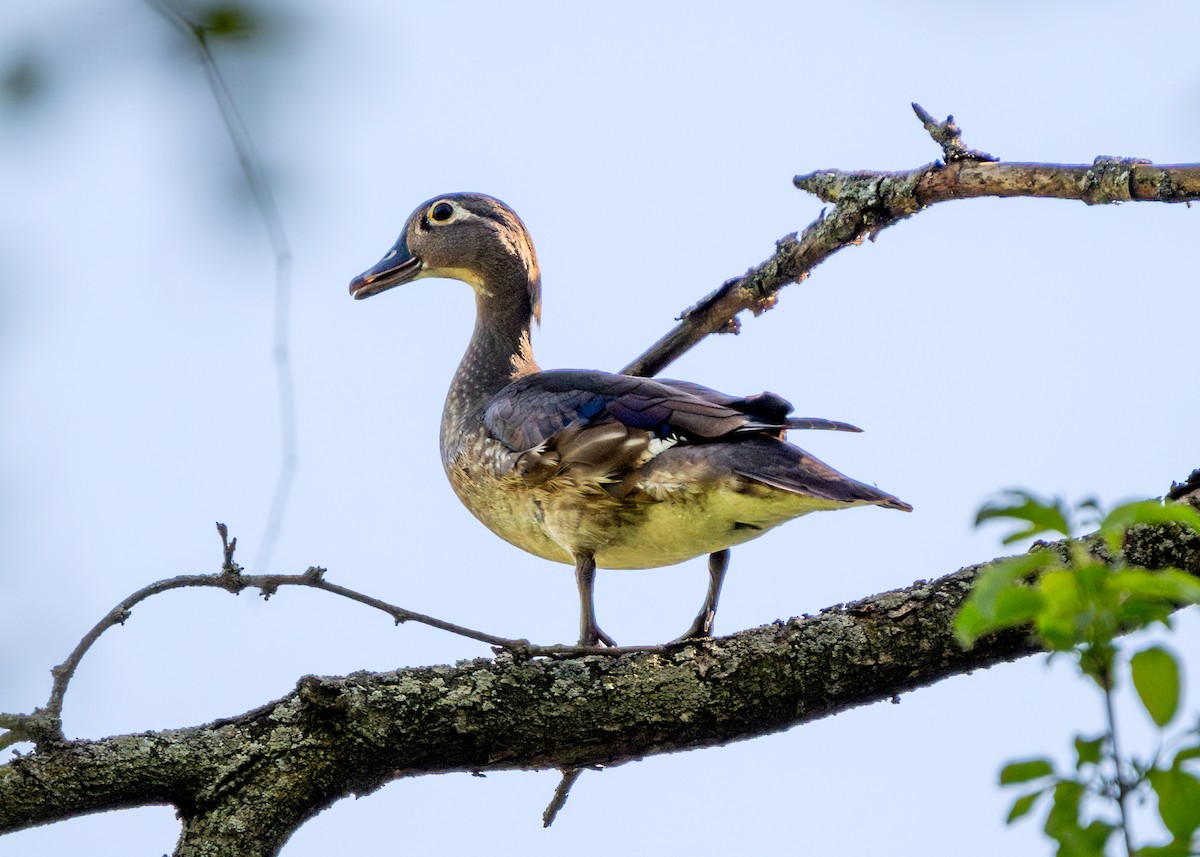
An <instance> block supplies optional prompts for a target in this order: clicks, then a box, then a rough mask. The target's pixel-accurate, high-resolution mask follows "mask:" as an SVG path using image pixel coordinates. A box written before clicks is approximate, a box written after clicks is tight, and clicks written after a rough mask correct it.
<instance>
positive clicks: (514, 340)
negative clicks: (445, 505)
mask: <svg viewBox="0 0 1200 857" xmlns="http://www.w3.org/2000/svg"><path fill="white" fill-rule="evenodd" d="M533 276H535V277H536V274H534V275H533ZM523 279H526V280H527V281H528V282H525V283H521V284H520V287H519V288H512V289H508V290H506V291H500V290H496V289H492V288H491V287H490V285H489V283H488V282H486V281H485V282H483V283H481V284H479V285H478V286H477V287H476V288H475V310H476V314H475V330H474V332H473V333H472V334H471V341H470V344H468V346H467V352H466V354H464V355H463V359H462V362H461V363H459V364H458V371H457V372H455V373H454V380H453V381H452V382H451V383H450V392H449V394H448V395H447V396H446V408H445V410H444V412H443V413H442V432H441V434H442V453H443V458H444V459H445V462H446V464H447V466H448V465H449V462H450V459H451V458H452V457H453V455H454V452H455V449H456V447H457V444H458V442H459V441H460V440H461V439H462V438H463V437H464V435H466V434H468V433H470V432H472V431H473V430H474V429H476V428H477V427H478V426H480V425H482V421H483V413H484V410H485V409H486V406H487V403H488V401H489V400H490V399H491V398H492V396H494V395H495V394H496V393H498V392H499V391H500V390H501V389H503V388H504V387H505V386H507V385H508V384H509V383H511V382H512V381H515V380H516V379H517V378H520V377H523V376H525V375H529V374H532V373H534V372H537V371H538V365H537V363H536V362H535V361H534V359H533V347H532V343H531V340H530V334H531V332H532V329H533V325H534V322H536V321H537V320H538V310H539V307H538V305H537V296H538V283H537V282H536V281H535V280H533V279H532V278H529V277H525V278H523Z"/></svg>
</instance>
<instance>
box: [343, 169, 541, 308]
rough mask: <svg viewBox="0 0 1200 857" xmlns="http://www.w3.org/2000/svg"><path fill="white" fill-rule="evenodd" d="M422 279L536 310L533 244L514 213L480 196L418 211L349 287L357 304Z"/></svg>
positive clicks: (437, 200) (454, 197) (448, 198)
mask: <svg viewBox="0 0 1200 857" xmlns="http://www.w3.org/2000/svg"><path fill="white" fill-rule="evenodd" d="M422 277H447V278H450V279H454V280H462V281H463V282H465V283H467V284H469V285H470V286H471V287H472V288H474V289H475V292H476V294H477V295H478V296H479V298H480V299H481V300H482V299H485V298H490V299H496V300H500V301H504V302H513V301H520V302H522V303H523V302H524V301H525V300H528V302H529V313H530V315H532V316H533V317H534V318H537V317H538V316H539V315H540V310H541V274H540V272H539V270H538V263H537V256H536V254H535V253H534V250H533V241H532V240H531V239H530V237H529V232H528V231H527V230H526V229H525V224H524V223H522V222H521V219H520V218H519V217H517V215H516V212H514V211H513V210H512V209H511V208H509V207H508V206H507V205H505V204H504V203H503V202H501V201H500V200H498V199H495V198H494V197H490V196H487V195H485V194H481V193H450V194H445V195H443V196H437V197H434V198H433V199H430V200H428V201H426V202H423V203H421V204H420V205H418V206H417V208H416V210H414V211H413V213H412V214H411V215H409V218H408V221H407V222H406V223H405V224H404V230H403V231H402V232H401V233H400V237H399V238H398V239H397V240H396V243H395V244H394V245H393V246H392V249H391V250H389V251H388V252H387V254H386V255H384V257H383V258H382V259H380V260H379V262H378V263H377V264H376V265H375V266H374V267H373V268H371V269H370V270H367V271H364V272H363V273H361V274H359V275H358V276H357V277H355V278H354V279H353V280H351V282H350V295H351V296H352V297H353V298H355V299H356V300H361V299H363V298H369V297H370V296H371V295H376V294H379V293H380V292H382V291H386V290H387V289H390V288H392V287H393V286H399V285H402V284H404V283H408V282H411V281H413V280H417V279H420V278H422Z"/></svg>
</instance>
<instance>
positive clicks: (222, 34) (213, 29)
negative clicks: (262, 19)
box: [195, 3, 259, 39]
mask: <svg viewBox="0 0 1200 857" xmlns="http://www.w3.org/2000/svg"><path fill="white" fill-rule="evenodd" d="M195 21H196V25H197V26H198V27H200V28H201V29H203V30H204V32H205V33H207V34H208V35H210V36H215V37H217V38H219V39H244V38H247V37H249V36H250V35H252V34H253V33H254V31H255V30H257V29H258V24H259V21H258V16H257V15H256V14H255V13H254V12H253V11H251V9H250V7H249V6H246V5H244V4H242V3H212V4H209V5H206V6H203V7H201V9H200V10H199V12H198V14H197V16H196V19H195Z"/></svg>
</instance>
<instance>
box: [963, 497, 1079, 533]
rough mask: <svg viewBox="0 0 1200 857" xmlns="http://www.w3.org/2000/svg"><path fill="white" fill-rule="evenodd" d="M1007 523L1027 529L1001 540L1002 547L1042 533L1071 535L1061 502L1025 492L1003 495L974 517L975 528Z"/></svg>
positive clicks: (1057, 499)
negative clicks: (983, 525)
mask: <svg viewBox="0 0 1200 857" xmlns="http://www.w3.org/2000/svg"><path fill="white" fill-rule="evenodd" d="M1003 519H1009V520H1014V521H1024V522H1025V523H1026V524H1027V526H1025V527H1024V528H1022V529H1018V530H1015V531H1013V532H1012V533H1010V534H1009V535H1007V536H1005V537H1004V540H1003V541H1004V544H1006V545H1007V544H1012V543H1013V542H1018V541H1020V540H1021V539H1028V538H1032V537H1034V536H1037V535H1041V534H1042V533H1058V534H1059V535H1063V536H1069V535H1071V525H1070V524H1069V523H1068V521H1067V513H1066V511H1065V509H1064V508H1063V503H1062V500H1061V499H1059V498H1057V497H1056V498H1055V499H1053V500H1046V499H1043V498H1041V497H1037V496H1035V495H1033V494H1030V493H1029V492H1027V491H1016V490H1013V491H1006V492H1005V493H1004V495H1003V497H1002V498H1001V499H999V500H995V501H993V502H990V503H988V504H986V505H985V506H984V507H983V508H982V509H980V510H979V512H978V513H977V514H976V515H975V526H979V525H980V524H982V523H983V522H984V521H991V520H1003Z"/></svg>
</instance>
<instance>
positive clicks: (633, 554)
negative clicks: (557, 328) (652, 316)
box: [350, 193, 912, 646]
mask: <svg viewBox="0 0 1200 857" xmlns="http://www.w3.org/2000/svg"><path fill="white" fill-rule="evenodd" d="M422 277H445V278H448V279H454V280H462V281H463V282H465V283H467V284H468V285H470V286H471V287H472V288H473V289H474V290H475V306H476V318H475V330H474V332H473V333H472V335H471V341H470V344H469V345H468V346H467V352H466V354H465V355H464V356H463V359H462V363H460V364H459V367H458V371H457V372H456V373H455V375H454V380H453V381H452V382H451V384H450V392H449V394H448V395H447V397H446V406H445V410H444V412H443V414H442V427H441V448H442V465H443V467H444V468H445V470H446V475H447V477H448V478H449V480H450V484H451V485H452V486H453V488H454V492H455V493H456V494H457V495H458V498H459V499H460V500H461V501H462V502H463V504H464V505H465V506H466V507H467V508H468V509H469V510H470V511H471V513H472V514H473V515H475V517H477V518H478V519H479V520H480V521H482V522H483V523H484V524H485V525H486V526H487V527H488V529H490V530H491V531H492V532H494V533H495V534H496V535H498V536H500V537H501V538H503V539H504V540H506V541H508V542H511V543H512V544H514V545H516V546H517V547H519V548H522V549H524V550H526V551H528V552H529V553H532V554H535V555H537V556H540V557H542V558H544V559H549V560H554V561H556V562H564V563H568V564H574V566H575V576H576V581H577V584H578V586H579V598H580V621H579V645H581V646H597V645H600V644H603V645H606V646H614V645H616V644H615V643H614V641H613V639H612V638H611V637H610V636H609V635H608V634H606V633H604V631H602V630H601V629H600V627H599V625H597V624H596V613H595V607H594V604H593V596H592V591H593V582H594V579H595V574H596V568H597V567H600V568H655V567H659V566H664V565H672V564H674V563H678V562H682V561H684V560H686V559H691V558H692V557H696V556H700V555H701V554H709V555H710V558H709V589H708V594H707V595H706V597H705V600H704V604H703V606H702V607H701V610H700V612H699V614H697V616H696V619H695V621H694V622H693V623H692V625H691V627H689V628H688V630H687V631H686V632H685V633H684V634H683V635H682V637H680V638H679V639H681V640H682V639H687V638H691V637H698V636H707V635H708V634H709V633H710V631H711V628H712V621H713V616H714V615H715V613H716V608H717V598H718V597H719V595H720V589H721V583H722V580H723V578H724V575H725V570H726V569H727V567H728V563H729V550H728V548H729V547H730V546H731V545H736V544H740V543H742V542H745V541H748V540H749V539H753V538H757V537H758V536H761V535H762V534H763V533H765V532H766V531H767V530H769V529H771V528H773V527H775V526H778V525H779V524H782V523H783V522H785V521H789V520H791V519H792V518H796V517H799V516H800V515H805V514H808V513H809V512H816V511H821V510H825V509H843V508H849V507H851V506H863V505H875V506H884V507H886V508H889V509H901V510H903V511H911V510H912V507H911V506H909V505H908V504H907V503H904V502H903V501H901V500H898V499H897V498H895V497H893V496H892V495H891V494H887V493H884V492H883V491H879V490H877V489H875V488H872V487H871V486H869V485H864V484H863V483H861V482H857V481H855V480H853V479H850V478H849V477H847V476H843V475H842V474H841V473H838V472H837V471H836V470H834V469H832V468H831V467H829V466H827V465H826V464H824V463H822V462H820V461H818V460H817V459H816V458H813V457H812V456H811V455H809V454H808V453H807V452H805V451H804V450H802V449H800V448H799V447H796V446H793V445H792V444H790V443H788V442H787V441H786V440H784V433H785V432H786V431H787V430H788V429H833V430H842V431H858V429H856V428H854V427H853V426H850V425H847V424H845V423H837V422H832V421H830V420H821V419H803V418H795V417H789V416H788V414H790V413H791V410H792V406H791V405H790V404H789V403H788V402H786V401H785V400H784V399H782V398H780V397H779V396H776V395H775V394H774V393H762V394H759V395H757V396H747V397H736V396H728V395H725V394H723V393H718V392H717V391H715V390H710V389H709V388H707V387H702V386H700V385H699V384H692V383H688V382H683V381H667V380H657V379H649V378H639V377H634V376H630V375H617V374H612V373H608V372H597V371H587V370H574V369H564V370H550V371H541V370H540V369H539V368H538V365H537V363H536V362H534V359H533V350H532V347H531V344H530V332H531V329H532V327H533V324H534V323H535V322H538V323H540V320H541V275H540V273H539V270H538V263H537V257H536V256H535V255H534V251H533V242H532V241H531V239H530V237H529V233H528V232H527V231H526V229H525V225H524V224H523V223H522V222H521V220H520V218H518V217H517V215H516V213H515V212H513V210H512V209H510V208H509V207H508V206H507V205H505V204H504V203H503V202H501V201H500V200H498V199H494V198H492V197H490V196H485V195H483V194H478V193H452V194H447V195H445V196H439V197H435V198H434V199H431V200H429V201H428V202H424V203H422V204H421V205H419V206H417V209H416V210H415V211H414V212H413V213H412V215H411V216H410V217H409V218H408V222H407V223H406V224H405V226H404V231H403V232H401V233H400V238H399V239H398V240H397V241H396V243H395V245H394V246H393V247H392V249H391V250H389V251H388V253H387V255H385V256H384V257H383V259H381V260H380V261H379V263H378V264H377V265H375V266H374V267H373V268H371V269H370V270H368V271H366V272H365V273H363V274H360V275H359V276H357V277H355V278H354V280H353V281H351V283H350V294H351V295H352V296H353V297H354V298H355V299H362V298H367V297H370V296H371V295H375V294H379V293H380V292H382V291H384V290H386V289H390V288H392V287H393V286H399V285H401V284H403V283H407V282H411V281H412V280H416V279H419V278H422Z"/></svg>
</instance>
